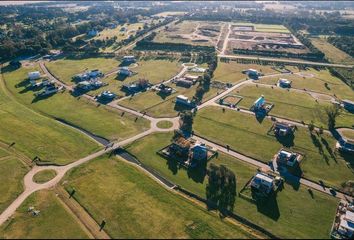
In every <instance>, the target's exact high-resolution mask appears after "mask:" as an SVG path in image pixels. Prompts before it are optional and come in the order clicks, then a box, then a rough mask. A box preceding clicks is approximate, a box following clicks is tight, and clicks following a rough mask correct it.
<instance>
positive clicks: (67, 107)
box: [4, 68, 149, 145]
mask: <svg viewBox="0 0 354 240" xmlns="http://www.w3.org/2000/svg"><path fill="white" fill-rule="evenodd" d="M31 70H33V69H28V68H21V69H18V70H16V71H13V72H10V73H5V74H4V78H5V81H6V83H7V86H8V88H9V89H10V91H11V92H12V93H13V94H14V95H15V97H16V98H18V99H19V100H20V101H21V102H23V103H24V104H25V105H27V106H28V107H30V108H32V109H34V110H36V111H38V112H40V113H42V114H45V115H48V116H50V117H53V118H59V119H63V120H65V121H66V122H69V123H70V124H73V125H75V126H78V127H80V128H83V129H85V130H87V131H89V132H92V133H94V134H96V135H99V136H101V137H105V138H107V139H110V140H112V139H123V138H127V137H129V136H132V135H135V134H137V133H138V132H140V131H143V130H145V129H147V128H148V127H149V122H148V121H147V120H145V119H139V120H138V121H135V116H133V115H131V114H125V115H124V116H121V112H120V111H118V110H117V111H116V110H113V109H111V108H108V107H106V106H104V105H100V106H97V105H95V104H93V103H92V101H90V100H88V99H84V98H83V99H77V98H76V99H75V98H74V97H72V96H71V95H70V94H69V93H66V92H64V93H57V94H55V95H53V96H50V97H49V98H45V99H38V100H36V99H35V98H34V96H33V93H34V92H33V91H31V90H28V89H27V88H26V82H27V81H28V80H27V72H29V71H31ZM17 84H18V85H17ZM16 86H17V87H16ZM54 145H55V144H54Z"/></svg>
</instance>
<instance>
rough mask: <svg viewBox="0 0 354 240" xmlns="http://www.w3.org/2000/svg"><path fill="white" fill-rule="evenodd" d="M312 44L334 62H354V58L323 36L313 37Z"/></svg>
mask: <svg viewBox="0 0 354 240" xmlns="http://www.w3.org/2000/svg"><path fill="white" fill-rule="evenodd" d="M311 42H312V44H313V45H314V46H315V47H317V48H318V49H319V50H320V51H321V52H323V53H324V54H325V55H326V58H327V59H328V60H329V61H330V62H333V63H353V62H354V59H353V58H352V57H351V56H350V55H348V54H347V53H345V52H343V51H342V50H340V49H338V48H336V47H335V46H333V45H332V44H330V43H329V42H327V41H326V39H323V38H311Z"/></svg>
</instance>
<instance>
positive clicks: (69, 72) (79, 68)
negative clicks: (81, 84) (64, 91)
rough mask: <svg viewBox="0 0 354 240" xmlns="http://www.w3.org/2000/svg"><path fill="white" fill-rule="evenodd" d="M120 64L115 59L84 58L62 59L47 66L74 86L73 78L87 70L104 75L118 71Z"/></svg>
mask: <svg viewBox="0 0 354 240" xmlns="http://www.w3.org/2000/svg"><path fill="white" fill-rule="evenodd" d="M119 64H120V62H119V61H118V60H116V59H114V58H84V59H67V58H65V59H60V60H57V61H51V62H48V63H46V64H45V65H46V66H47V68H48V69H49V71H50V72H51V73H52V74H53V75H54V76H56V77H57V78H59V79H60V80H61V81H63V82H65V83H67V84H73V82H72V77H73V76H74V75H76V74H79V73H82V72H84V71H85V70H86V69H88V70H93V69H99V70H100V71H102V72H103V73H107V72H109V71H111V70H114V69H118V65H119Z"/></svg>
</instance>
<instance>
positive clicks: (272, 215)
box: [127, 133, 337, 238]
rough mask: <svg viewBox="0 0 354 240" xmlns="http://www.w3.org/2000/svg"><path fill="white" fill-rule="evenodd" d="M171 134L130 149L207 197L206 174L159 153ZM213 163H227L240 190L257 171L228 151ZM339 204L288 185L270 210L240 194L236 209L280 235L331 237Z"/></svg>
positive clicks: (146, 138) (157, 168) (138, 142)
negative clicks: (241, 196) (172, 160)
mask: <svg viewBox="0 0 354 240" xmlns="http://www.w3.org/2000/svg"><path fill="white" fill-rule="evenodd" d="M171 137H172V134H171V133H159V134H154V135H149V136H147V137H145V138H144V139H141V140H138V141H136V142H134V143H132V144H130V145H129V146H128V147H127V150H128V151H129V152H131V153H132V154H134V155H135V156H136V157H137V158H138V159H139V160H140V161H142V162H143V163H144V164H146V165H148V166H150V167H152V168H153V169H155V170H156V171H158V172H159V173H160V174H161V175H163V176H165V177H166V178H167V179H170V180H171V181H173V182H174V183H176V184H178V185H180V186H182V187H184V188H185V189H187V190H189V191H191V192H193V193H196V194H197V195H199V196H201V197H205V187H206V182H207V179H206V177H204V175H202V174H200V173H197V172H195V171H194V172H193V171H192V170H191V171H186V170H185V169H184V168H178V167H176V166H174V165H173V163H172V162H171V163H168V162H167V161H166V160H165V159H164V158H161V157H160V156H159V155H157V154H156V151H157V150H159V149H161V148H163V147H165V146H167V145H168V144H169V143H170V139H171ZM210 162H212V163H214V164H217V165H220V164H223V165H226V166H227V167H228V168H230V169H231V170H232V171H233V172H234V173H235V175H236V179H237V186H236V188H237V189H236V190H237V192H239V191H240V190H241V188H242V187H243V186H244V185H245V183H246V182H247V181H248V180H249V179H250V178H251V177H252V176H253V175H254V174H255V172H256V168H255V167H253V166H251V165H248V164H245V163H243V162H241V161H240V160H238V159H235V158H232V157H230V156H227V155H224V154H220V155H219V157H218V158H213V159H212V160H210ZM305 203H306V204H305ZM336 204H337V200H336V199H335V198H333V197H330V196H327V195H325V194H322V193H319V192H316V191H314V198H311V196H310V194H309V193H308V191H307V189H306V188H304V187H300V188H299V189H298V190H295V189H293V187H292V186H291V185H288V184H285V189H283V190H282V191H281V192H279V193H278V195H277V200H276V203H274V204H273V205H268V206H267V207H269V209H268V211H267V210H264V209H261V208H259V207H258V206H257V205H256V204H253V203H250V202H249V201H247V200H245V199H243V198H240V197H237V198H236V202H235V206H234V211H235V212H236V213H238V214H240V215H242V216H243V217H245V218H247V219H249V220H251V221H252V222H254V223H256V224H258V225H260V226H262V227H265V228H266V229H267V230H269V231H270V232H272V233H274V234H275V235H277V236H279V237H283V238H289V237H293V238H321V237H322V238H328V236H329V231H330V228H331V224H332V220H333V217H334V214H335V209H336ZM289 206H291V207H289Z"/></svg>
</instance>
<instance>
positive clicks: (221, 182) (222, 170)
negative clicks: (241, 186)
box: [206, 164, 236, 215]
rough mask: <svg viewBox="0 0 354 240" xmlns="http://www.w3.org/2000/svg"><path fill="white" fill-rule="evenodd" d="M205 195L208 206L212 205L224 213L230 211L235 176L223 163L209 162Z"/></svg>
mask: <svg viewBox="0 0 354 240" xmlns="http://www.w3.org/2000/svg"><path fill="white" fill-rule="evenodd" d="M207 174H208V183H207V186H206V196H207V200H208V203H209V207H211V206H214V207H216V208H217V209H219V211H220V212H221V213H223V214H224V215H226V214H227V212H229V211H232V210H233V207H234V204H235V196H236V176H235V174H234V173H233V172H232V171H231V170H230V169H228V168H227V167H225V166H224V165H220V166H217V165H214V164H210V166H209V168H208V171H207Z"/></svg>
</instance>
